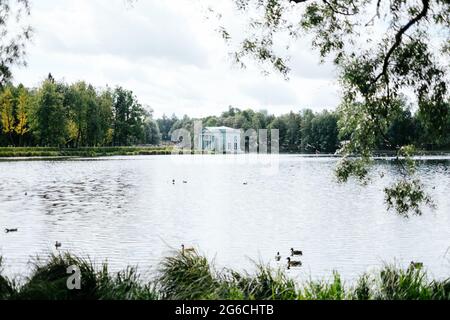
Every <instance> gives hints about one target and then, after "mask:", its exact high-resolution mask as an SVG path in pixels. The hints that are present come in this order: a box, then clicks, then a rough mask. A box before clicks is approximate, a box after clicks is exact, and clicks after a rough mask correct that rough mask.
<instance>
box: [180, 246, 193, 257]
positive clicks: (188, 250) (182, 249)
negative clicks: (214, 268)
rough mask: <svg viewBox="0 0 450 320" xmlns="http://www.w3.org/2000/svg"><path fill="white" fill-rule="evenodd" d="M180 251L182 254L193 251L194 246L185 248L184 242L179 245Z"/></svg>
mask: <svg viewBox="0 0 450 320" xmlns="http://www.w3.org/2000/svg"><path fill="white" fill-rule="evenodd" d="M181 253H182V254H183V255H184V254H185V253H195V249H194V248H186V247H185V245H184V244H182V245H181Z"/></svg>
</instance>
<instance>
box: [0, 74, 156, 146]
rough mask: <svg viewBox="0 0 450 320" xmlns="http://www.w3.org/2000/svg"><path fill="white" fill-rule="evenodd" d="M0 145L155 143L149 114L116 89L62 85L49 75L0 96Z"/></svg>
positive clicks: (10, 87)
mask: <svg viewBox="0 0 450 320" xmlns="http://www.w3.org/2000/svg"><path fill="white" fill-rule="evenodd" d="M0 112H1V117H0V118H1V119H0V120H1V121H0V130H1V135H0V146H42V147H71V148H79V147H96V146H130V145H139V144H152V145H154V144H159V143H160V133H159V129H158V126H157V123H156V121H154V120H153V117H152V110H151V109H149V108H145V107H144V106H143V105H141V104H140V103H139V101H138V100H137V98H136V96H135V95H134V94H133V92H132V91H129V90H126V89H124V88H121V87H117V88H115V89H111V88H106V89H101V90H99V89H96V88H95V87H94V86H92V85H90V84H87V83H85V82H76V83H74V84H66V83H64V82H58V81H55V79H54V78H53V77H52V75H51V74H50V75H49V76H48V78H47V79H46V80H45V81H43V82H42V84H41V85H40V87H39V88H33V89H29V88H26V87H25V86H23V85H18V86H13V85H11V84H8V85H6V86H4V87H3V88H2V90H1V92H0Z"/></svg>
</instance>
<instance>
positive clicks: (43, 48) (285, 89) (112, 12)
mask: <svg viewBox="0 0 450 320" xmlns="http://www.w3.org/2000/svg"><path fill="white" fill-rule="evenodd" d="M32 9H33V10H32V19H31V20H32V21H31V23H32V24H33V27H34V29H35V32H36V34H35V38H34V41H33V44H32V45H31V46H30V48H29V55H28V63H29V66H28V68H20V69H17V70H15V80H16V82H22V83H24V84H26V85H29V86H35V85H37V84H38V83H39V82H40V81H41V80H42V79H43V78H45V76H46V75H47V74H48V73H49V72H51V73H52V74H54V76H55V77H56V78H58V79H60V78H64V80H66V81H68V82H72V81H77V80H86V81H88V82H90V83H92V84H94V85H96V86H105V85H107V84H108V85H110V86H116V85H121V86H123V87H126V88H128V89H131V90H133V91H134V92H135V94H136V95H137V96H138V98H139V99H140V101H141V102H142V103H143V104H148V105H150V106H152V107H153V108H154V109H155V114H156V115H157V116H160V115H162V114H163V113H166V114H172V113H176V114H177V115H183V114H188V115H190V116H205V115H209V114H219V113H220V112H222V111H224V110H226V108H227V107H228V106H229V105H234V106H237V107H241V108H247V107H251V108H255V109H266V110H268V111H269V112H272V113H276V114H280V113H283V112H288V111H290V110H298V109H300V108H303V107H310V108H313V109H316V110H321V109H323V108H325V107H328V108H332V107H335V106H336V105H337V103H338V94H337V92H338V91H337V87H336V85H335V81H334V78H335V75H334V71H333V68H332V67H330V66H329V65H319V64H318V59H317V58H316V55H315V53H313V52H311V51H310V50H309V49H307V47H306V45H305V44H304V43H299V44H297V46H295V47H294V48H293V51H292V54H293V58H292V61H291V67H292V74H291V80H290V81H284V80H283V79H282V77H281V76H279V75H270V76H263V75H262V74H261V72H260V70H259V69H258V68H255V67H252V66H250V67H249V68H248V69H246V70H241V69H239V68H237V67H234V66H232V64H231V62H230V61H229V59H228V56H227V52H228V50H229V49H228V48H227V47H226V46H225V44H224V43H223V41H222V40H221V39H220V36H219V35H218V34H216V33H215V31H214V26H213V25H212V24H211V23H210V22H208V20H207V19H205V12H204V11H203V10H201V9H200V8H199V6H198V3H196V2H193V1H191V0H176V1H175V0H174V1H160V0H146V1H138V2H137V3H136V5H135V6H134V7H129V6H127V4H126V3H125V1H124V0H61V1H57V2H55V1H50V0H39V1H35V2H33V8H32ZM236 23H237V22H236Z"/></svg>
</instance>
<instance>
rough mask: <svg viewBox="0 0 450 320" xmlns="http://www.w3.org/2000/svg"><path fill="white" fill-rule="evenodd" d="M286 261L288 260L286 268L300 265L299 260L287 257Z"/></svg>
mask: <svg viewBox="0 0 450 320" xmlns="http://www.w3.org/2000/svg"><path fill="white" fill-rule="evenodd" d="M287 261H288V270H290V269H291V268H295V267H301V266H302V262H301V261H293V260H291V258H287Z"/></svg>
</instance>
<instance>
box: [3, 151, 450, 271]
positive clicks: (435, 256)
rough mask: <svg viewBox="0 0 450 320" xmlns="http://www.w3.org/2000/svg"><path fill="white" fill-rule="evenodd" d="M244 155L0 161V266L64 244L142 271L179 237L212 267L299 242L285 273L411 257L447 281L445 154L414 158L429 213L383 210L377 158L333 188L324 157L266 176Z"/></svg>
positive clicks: (297, 160)
mask: <svg viewBox="0 0 450 320" xmlns="http://www.w3.org/2000/svg"><path fill="white" fill-rule="evenodd" d="M248 160H249V159H248V156H244V155H242V156H238V157H222V156H211V157H209V156H204V157H202V156H194V157H190V156H186V157H168V156H161V157H160V156H150V157H116V158H105V159H85V160H71V161H2V162H0V228H1V229H4V228H7V227H8V228H16V227H17V228H19V232H18V233H10V234H6V233H4V232H3V231H1V232H0V255H3V257H4V259H5V261H4V266H3V267H4V269H5V270H4V272H5V273H6V274H8V275H10V276H14V275H18V274H28V272H29V270H30V265H29V261H30V258H32V257H34V256H36V255H44V254H46V253H49V252H52V251H53V250H54V248H53V244H54V243H55V241H61V242H62V243H63V249H64V250H69V251H71V252H74V253H77V254H80V255H85V256H89V257H91V258H92V259H93V260H94V261H96V262H102V261H104V260H107V261H108V262H109V263H110V265H111V267H112V269H113V270H116V269H121V268H124V267H126V266H127V265H138V266H139V268H140V270H141V271H146V272H149V273H151V272H152V271H153V270H155V269H157V267H158V262H159V261H160V259H161V257H163V256H166V255H167V254H170V252H171V250H173V248H179V246H180V245H181V244H182V243H185V244H186V245H189V246H195V247H197V248H199V249H200V251H201V252H202V253H204V254H206V255H207V256H208V257H210V258H215V263H216V265H217V266H218V267H225V266H226V267H232V268H236V269H247V270H251V269H252V267H253V262H252V260H255V261H263V262H265V263H269V262H271V261H272V260H273V257H274V256H275V254H276V252H277V251H280V252H281V253H282V254H283V255H286V256H287V254H288V252H289V249H290V248H291V247H294V248H296V249H301V250H303V252H304V257H303V259H302V260H303V263H304V267H303V268H302V269H300V270H295V271H291V273H292V275H293V276H295V277H306V278H309V277H312V278H316V279H317V278H326V277H328V276H329V275H330V274H331V272H332V271H333V270H337V271H339V272H341V273H342V275H343V276H344V277H345V278H346V279H354V278H355V277H356V276H357V275H360V274H362V273H364V272H366V271H368V270H370V269H371V268H374V267H375V268H376V267H379V266H381V265H382V264H383V263H384V262H397V263H398V264H400V265H407V264H408V263H409V262H410V261H411V260H414V261H420V262H423V263H424V264H425V265H426V267H427V269H428V270H429V271H430V272H431V274H432V275H433V276H434V277H437V278H442V277H448V276H450V253H449V251H450V250H449V247H450V196H449V195H450V170H449V168H450V157H440V158H435V159H434V160H433V161H423V162H421V164H420V167H419V174H420V176H421V177H422V179H423V181H424V182H425V183H426V185H427V186H428V187H429V190H430V191H431V192H432V194H433V196H434V199H435V201H436V202H437V204H438V208H437V210H435V211H426V212H425V215H424V216H422V217H413V218H411V219H404V218H400V217H398V216H396V215H395V214H393V213H387V212H386V209H385V205H384V203H383V198H384V195H383V192H382V190H383V188H384V187H385V186H386V185H388V184H389V182H390V181H392V179H393V178H395V175H396V173H395V167H394V166H393V165H392V164H389V163H387V162H381V163H379V164H378V165H377V169H378V170H380V171H382V172H384V173H385V174H384V178H381V176H380V175H379V174H376V173H374V174H373V184H371V185H369V186H367V187H362V186H360V185H359V184H357V183H355V182H350V183H348V184H345V185H338V184H337V183H336V182H335V179H334V176H333V169H334V166H335V165H336V161H337V160H336V159H333V158H315V157H302V156H280V159H279V169H278V172H272V174H271V175H268V172H267V170H264V165H263V164H261V163H260V162H256V163H255V161H248ZM266 169H267V168H266ZM172 179H175V180H176V184H175V185H173V184H172ZM183 180H185V181H186V182H187V183H183ZM244 182H246V183H247V185H244ZM433 187H434V188H435V189H434V190H433V189H432V188H433ZM271 263H272V264H273V265H275V266H276V264H275V263H274V262H273V261H272V262H271Z"/></svg>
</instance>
